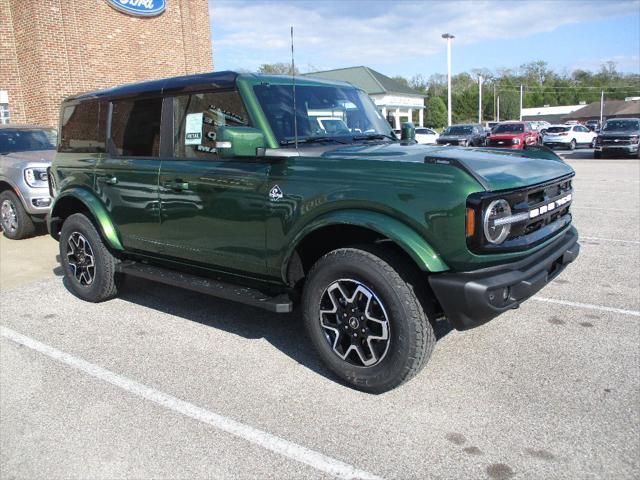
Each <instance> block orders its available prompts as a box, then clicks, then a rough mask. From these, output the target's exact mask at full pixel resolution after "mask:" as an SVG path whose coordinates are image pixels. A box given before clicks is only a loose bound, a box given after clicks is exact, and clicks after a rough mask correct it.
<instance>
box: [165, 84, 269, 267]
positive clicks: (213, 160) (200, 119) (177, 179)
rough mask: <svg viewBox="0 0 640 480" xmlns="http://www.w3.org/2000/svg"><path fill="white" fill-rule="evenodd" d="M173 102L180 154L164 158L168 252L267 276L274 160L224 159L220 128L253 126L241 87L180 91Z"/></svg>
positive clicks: (176, 145) (175, 138) (175, 143)
mask: <svg viewBox="0 0 640 480" xmlns="http://www.w3.org/2000/svg"><path fill="white" fill-rule="evenodd" d="M167 102H171V106H172V110H173V114H172V116H171V121H172V123H173V125H172V132H173V136H172V138H173V155H172V156H170V157H167V158H163V159H162V166H161V171H160V181H159V185H160V202H161V223H160V232H161V238H162V243H163V251H164V252H165V253H166V254H167V255H169V256H171V257H174V258H176V259H179V260H182V261H187V262H189V263H200V264H204V265H205V266H207V267H214V268H217V269H219V270H223V271H236V270H237V271H242V272H251V273H253V274H257V275H260V274H264V273H265V270H266V261H265V217H266V207H267V199H268V188H267V176H268V174H269V169H270V168H269V164H268V163H267V162H265V161H264V160H261V159H257V158H255V157H252V158H230V159H222V158H220V157H219V156H218V154H217V151H216V137H217V128H218V127H219V126H222V125H229V126H246V125H249V124H250V122H249V118H248V115H247V112H246V110H245V108H244V105H243V103H242V100H241V98H240V96H239V94H238V92H237V91H235V90H216V91H209V92H202V93H191V94H186V95H177V96H175V97H173V98H167Z"/></svg>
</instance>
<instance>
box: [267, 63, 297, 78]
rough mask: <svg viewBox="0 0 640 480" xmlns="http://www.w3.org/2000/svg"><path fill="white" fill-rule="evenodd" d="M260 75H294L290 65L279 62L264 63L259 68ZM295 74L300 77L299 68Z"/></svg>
mask: <svg viewBox="0 0 640 480" xmlns="http://www.w3.org/2000/svg"><path fill="white" fill-rule="evenodd" d="M258 73H265V74H268V75H292V74H293V72H292V70H291V64H290V63H284V62H278V63H263V64H262V65H260V66H259V67H258ZM295 74H296V75H299V74H300V71H299V70H298V67H296V69H295Z"/></svg>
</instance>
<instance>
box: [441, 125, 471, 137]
mask: <svg viewBox="0 0 640 480" xmlns="http://www.w3.org/2000/svg"><path fill="white" fill-rule="evenodd" d="M472 133H473V127H470V126H468V125H454V126H452V127H449V128H447V129H446V130H445V131H444V132H442V134H443V135H471V134H472Z"/></svg>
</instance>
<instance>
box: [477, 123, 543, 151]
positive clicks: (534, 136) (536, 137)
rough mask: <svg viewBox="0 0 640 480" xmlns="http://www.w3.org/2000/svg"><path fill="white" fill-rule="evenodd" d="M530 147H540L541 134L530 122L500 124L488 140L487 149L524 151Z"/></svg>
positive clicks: (492, 131) (494, 128)
mask: <svg viewBox="0 0 640 480" xmlns="http://www.w3.org/2000/svg"><path fill="white" fill-rule="evenodd" d="M528 145H540V132H538V131H537V130H535V129H534V128H533V127H532V126H531V124H530V123H529V122H503V123H500V124H499V125H497V126H495V127H493V130H491V135H489V138H487V147H497V148H517V149H523V148H525V147H526V146H528Z"/></svg>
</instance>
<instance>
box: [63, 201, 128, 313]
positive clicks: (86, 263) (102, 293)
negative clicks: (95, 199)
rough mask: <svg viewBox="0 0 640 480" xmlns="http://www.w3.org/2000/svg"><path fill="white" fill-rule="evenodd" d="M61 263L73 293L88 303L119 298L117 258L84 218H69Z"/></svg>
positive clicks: (77, 216)
mask: <svg viewBox="0 0 640 480" xmlns="http://www.w3.org/2000/svg"><path fill="white" fill-rule="evenodd" d="M60 261H61V263H62V268H63V269H64V276H65V278H66V280H67V281H68V286H69V288H70V289H71V291H72V292H73V293H74V294H75V295H76V296H78V297H79V298H81V299H82V300H86V301H88V302H102V301H104V300H108V299H110V298H113V297H115V295H116V293H117V289H116V283H115V270H116V263H117V260H116V258H115V257H114V256H113V255H112V254H111V252H109V250H108V249H107V247H106V246H105V244H104V242H103V241H102V238H101V237H100V234H99V233H98V231H97V230H96V228H95V227H94V225H93V223H91V221H90V220H89V219H88V218H87V217H86V216H85V215H83V214H81V213H76V214H74V215H71V216H70V217H69V218H67V219H66V220H65V222H64V224H63V225H62V231H61V232H60Z"/></svg>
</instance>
